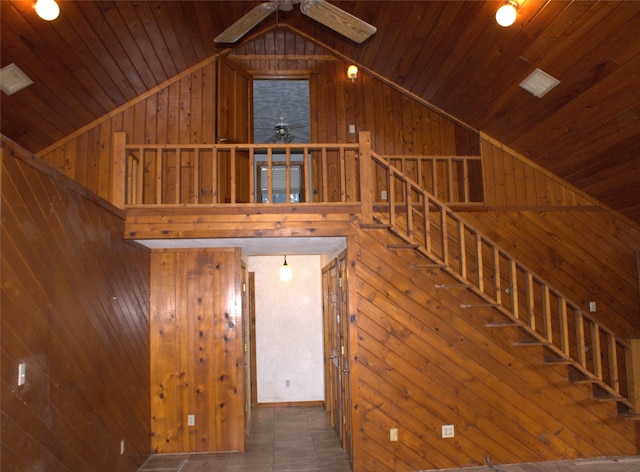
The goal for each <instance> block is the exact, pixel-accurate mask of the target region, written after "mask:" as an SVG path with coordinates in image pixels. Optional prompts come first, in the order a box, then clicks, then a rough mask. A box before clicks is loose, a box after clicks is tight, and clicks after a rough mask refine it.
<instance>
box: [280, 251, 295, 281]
mask: <svg viewBox="0 0 640 472" xmlns="http://www.w3.org/2000/svg"><path fill="white" fill-rule="evenodd" d="M292 278H293V271H292V270H291V267H289V264H287V256H286V255H285V256H284V264H282V267H280V280H282V281H284V282H288V281H289V280H291V279H292Z"/></svg>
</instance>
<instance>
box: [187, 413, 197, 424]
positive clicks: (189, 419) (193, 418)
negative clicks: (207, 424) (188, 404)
mask: <svg viewBox="0 0 640 472" xmlns="http://www.w3.org/2000/svg"><path fill="white" fill-rule="evenodd" d="M195 425H196V415H188V416H187V426H195Z"/></svg>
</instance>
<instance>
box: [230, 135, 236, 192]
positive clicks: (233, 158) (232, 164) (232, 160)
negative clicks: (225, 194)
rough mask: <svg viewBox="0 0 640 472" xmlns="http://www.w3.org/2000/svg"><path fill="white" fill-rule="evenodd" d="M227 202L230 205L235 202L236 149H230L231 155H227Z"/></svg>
mask: <svg viewBox="0 0 640 472" xmlns="http://www.w3.org/2000/svg"><path fill="white" fill-rule="evenodd" d="M229 160H230V162H229V179H230V180H231V182H229V200H230V201H231V203H235V202H236V147H235V146H234V147H232V148H231V154H230V155H229Z"/></svg>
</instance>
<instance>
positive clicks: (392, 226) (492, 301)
mask: <svg viewBox="0 0 640 472" xmlns="http://www.w3.org/2000/svg"><path fill="white" fill-rule="evenodd" d="M371 157H372V160H373V162H374V165H375V167H376V169H378V172H379V171H380V170H382V172H384V173H386V174H387V177H386V179H387V185H388V187H389V189H390V191H389V192H388V196H389V201H388V203H387V204H386V209H385V210H384V211H382V212H379V211H378V212H376V209H375V208H373V212H372V215H371V216H372V218H373V220H374V221H375V224H363V225H361V228H363V229H365V228H367V229H377V228H380V229H386V230H388V231H390V232H391V233H393V234H394V235H395V236H396V237H397V238H399V239H400V240H401V242H402V245H404V246H405V247H407V248H408V249H412V250H415V251H416V252H418V253H419V254H421V255H422V256H423V257H424V258H425V259H426V260H427V261H428V262H429V263H430V264H432V265H436V266H438V267H439V268H440V269H441V270H442V271H444V272H445V273H447V274H448V275H449V276H450V277H452V278H453V279H455V281H456V282H457V284H460V285H461V286H462V287H464V288H466V289H467V290H469V291H471V292H473V293H475V294H476V295H477V296H478V297H480V298H481V299H482V300H484V303H485V304H486V305H487V306H490V307H492V308H493V309H494V310H496V311H497V312H499V313H500V314H501V315H502V316H503V317H506V318H507V319H508V320H509V322H510V323H515V324H518V325H519V327H520V328H521V329H522V331H523V333H524V334H525V335H526V336H527V338H528V339H530V340H531V341H533V342H535V343H538V344H540V345H542V346H545V347H546V349H547V350H548V351H549V352H550V353H551V354H552V356H553V358H554V359H556V360H557V361H558V362H563V363H566V364H567V365H570V366H571V367H572V368H573V369H574V371H575V372H577V373H579V374H580V376H581V377H580V380H586V381H589V383H591V384H592V385H593V386H594V388H593V392H594V398H595V397H596V396H597V397H598V398H597V399H598V400H599V401H603V400H606V401H614V402H616V403H617V404H618V405H619V408H620V409H621V411H622V412H624V413H634V412H635V410H634V404H633V402H632V401H631V399H629V398H627V397H625V396H623V395H622V394H621V393H620V384H619V379H618V377H619V371H617V370H614V369H612V368H611V366H608V368H609V376H610V378H609V380H610V381H611V383H612V385H610V384H609V383H607V381H606V380H605V379H604V377H603V369H602V359H601V356H602V354H601V353H602V351H601V350H600V346H599V345H600V343H599V340H598V346H597V348H598V349H597V350H596V351H595V352H594V355H593V359H594V360H593V365H592V366H587V361H586V354H585V352H586V351H585V346H584V333H583V334H582V336H580V338H581V339H580V340H579V343H582V349H581V352H582V354H580V352H578V354H577V355H578V356H580V355H581V356H582V359H575V358H573V357H572V355H571V353H570V351H571V349H570V347H569V345H568V344H569V335H568V334H565V336H566V337H565V338H564V339H562V340H561V341H560V343H557V340H555V339H554V342H552V341H551V339H552V334H551V332H552V330H553V328H552V327H551V325H552V322H551V315H550V314H549V315H548V316H549V325H550V326H549V327H546V328H545V330H548V332H547V333H545V334H541V333H540V332H538V330H536V328H535V326H529V324H527V323H525V322H523V320H522V319H520V318H519V317H518V316H516V315H514V312H512V311H511V310H510V309H508V308H507V307H505V306H504V305H503V304H502V303H500V299H499V296H500V294H499V293H497V292H499V290H497V289H496V294H495V298H494V297H492V296H491V295H490V294H488V293H486V291H485V290H483V287H482V285H481V284H480V287H478V286H477V285H476V284H474V283H473V282H472V281H471V280H469V279H468V278H467V277H465V274H466V273H467V270H466V262H465V261H464V260H462V261H461V260H458V261H457V262H458V263H459V264H461V265H462V267H463V268H462V269H461V270H459V271H458V270H456V269H455V268H454V267H452V266H451V265H450V263H451V257H449V254H448V252H449V249H448V248H449V241H448V240H449V238H450V235H449V233H448V232H447V225H448V224H449V222H450V220H454V221H455V223H456V226H457V228H456V231H457V232H458V233H459V234H458V236H459V239H460V240H462V239H463V238H464V232H465V229H471V230H472V231H473V234H474V235H475V237H476V242H477V241H480V243H479V244H480V245H481V244H482V242H483V241H486V242H489V243H490V244H491V248H493V253H494V254H493V257H494V258H495V257H497V258H499V257H500V254H506V252H505V251H503V250H502V249H500V248H499V247H498V246H497V245H496V244H495V243H493V242H491V241H490V240H489V238H487V237H485V236H483V235H481V234H480V233H479V231H477V230H475V229H473V228H471V227H470V226H469V225H467V224H466V223H464V222H463V220H462V219H461V218H460V217H459V216H458V215H456V214H455V213H454V211H453V210H451V209H450V208H449V207H448V205H446V204H445V203H443V202H441V201H440V200H438V199H437V198H436V197H434V196H433V195H431V194H429V193H428V192H426V191H425V190H424V189H423V188H422V187H421V186H420V185H419V184H417V183H416V182H414V181H413V180H412V179H410V178H409V177H407V176H406V175H404V174H403V172H402V171H400V170H399V169H396V168H395V167H394V166H392V165H391V164H389V163H388V162H387V161H386V160H384V159H383V158H382V157H380V156H378V155H377V154H375V153H373V152H372V153H371ZM394 189H398V190H400V194H401V197H400V200H399V201H394V200H395V199H396V198H397V197H396V195H395V190H394ZM406 202H411V203H410V204H407V203H406ZM416 202H419V203H416ZM383 206H384V205H383ZM374 207H375V205H374ZM431 207H433V209H431ZM414 213H415V214H419V215H421V217H422V219H420V218H418V222H417V223H416V222H415V221H414ZM408 215H411V217H409V216H408ZM433 215H435V216H433ZM400 223H403V224H400ZM421 224H422V228H418V230H416V226H420V225H421ZM432 229H435V231H436V232H438V231H439V232H440V233H441V235H440V237H441V240H440V241H439V244H440V248H439V250H440V254H437V253H435V252H433V248H434V247H435V246H437V245H438V244H434V243H433V242H432V241H431V236H429V233H430V232H431V231H432ZM420 231H421V232H422V233H423V234H421V237H422V241H421V240H419V239H416V238H415V237H413V234H418V233H419V232H420ZM425 233H426V234H425ZM436 239H437V238H436ZM458 249H459V251H460V254H459V259H464V258H465V257H466V253H465V251H466V249H465V245H464V243H463V242H460V247H459V248H458ZM496 254H497V256H496ZM478 257H480V256H479V255H478ZM509 260H510V261H511V262H512V264H513V267H523V265H521V264H519V263H518V262H517V261H516V260H515V259H514V258H512V257H510V256H509ZM478 265H479V266H482V265H484V263H483V261H480V262H478ZM494 270H495V269H494ZM525 270H526V274H527V275H528V276H529V277H530V278H531V280H534V279H535V280H536V282H537V281H541V282H540V283H541V284H542V287H543V290H545V291H546V292H545V293H546V296H547V297H548V298H551V296H550V295H549V294H553V295H552V296H557V297H558V298H559V299H561V300H562V302H563V303H564V307H565V320H564V330H565V331H569V326H568V324H567V323H568V321H567V313H566V310H567V307H568V306H569V307H571V308H573V309H575V311H576V315H577V316H578V315H579V316H578V317H579V318H580V323H583V324H584V323H585V320H586V323H591V322H592V320H591V319H589V318H587V317H586V316H585V315H584V314H583V312H582V310H580V309H576V308H575V307H578V305H577V304H575V303H571V302H569V300H568V298H567V297H565V296H564V295H562V294H560V292H559V291H557V290H555V289H553V287H551V286H550V285H549V284H547V283H545V282H543V281H542V279H541V278H540V277H538V276H536V275H535V274H533V273H532V272H531V271H529V270H527V269H525ZM478 278H482V276H481V275H478ZM441 288H449V287H444V286H443V287H441ZM532 303H533V302H532ZM548 303H549V301H548V300H547V304H548ZM547 311H549V313H550V311H551V309H550V308H547ZM545 323H546V320H545ZM560 323H561V324H562V322H560ZM591 326H592V329H594V330H595V333H596V334H597V335H598V336H599V335H600V330H604V332H605V333H607V336H608V338H607V339H608V341H609V343H610V345H612V346H615V347H617V346H618V343H620V344H621V345H623V346H624V344H623V343H624V342H623V341H622V340H621V339H620V338H618V337H616V336H615V335H613V332H612V331H611V330H608V329H606V328H604V327H603V326H601V325H600V324H599V323H597V322H593V323H592V324H591ZM562 329H563V328H561V330H562ZM576 330H577V328H576ZM584 330H585V328H584V326H583V327H582V331H584ZM576 337H579V336H577V335H576ZM558 344H561V345H558ZM626 349H627V351H629V348H628V347H627V348H626ZM605 350H606V348H605ZM579 351H580V349H579ZM612 351H613V352H612ZM596 354H597V355H596ZM611 354H613V355H612V356H611ZM605 355H608V356H611V357H612V358H613V367H614V368H617V365H618V360H617V359H616V355H617V354H616V349H613V350H611V349H610V346H609V350H608V352H607V353H606V354H605ZM624 362H630V359H624ZM589 367H592V368H593V370H594V371H595V372H593V371H592V370H590V368H589ZM596 393H599V395H596Z"/></svg>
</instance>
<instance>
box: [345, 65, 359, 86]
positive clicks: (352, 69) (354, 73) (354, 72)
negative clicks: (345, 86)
mask: <svg viewBox="0 0 640 472" xmlns="http://www.w3.org/2000/svg"><path fill="white" fill-rule="evenodd" d="M347 77H348V78H349V79H351V82H355V81H356V79H357V78H358V66H356V65H354V64H351V65H350V66H349V68H348V69H347Z"/></svg>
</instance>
